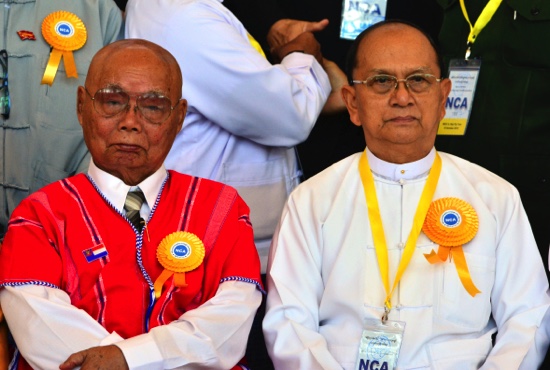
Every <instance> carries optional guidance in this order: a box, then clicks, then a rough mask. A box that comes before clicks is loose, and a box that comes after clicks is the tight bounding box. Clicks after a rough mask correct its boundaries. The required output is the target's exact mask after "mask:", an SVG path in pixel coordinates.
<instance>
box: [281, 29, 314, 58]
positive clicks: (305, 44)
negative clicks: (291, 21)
mask: <svg viewBox="0 0 550 370" xmlns="http://www.w3.org/2000/svg"><path fill="white" fill-rule="evenodd" d="M293 51H301V52H303V53H305V54H310V55H313V56H314V57H315V59H317V61H318V62H319V63H322V62H323V54H321V45H319V42H318V41H317V40H316V39H315V36H313V33H311V32H304V33H301V34H299V35H298V36H297V37H296V38H294V39H293V40H292V41H290V42H288V43H286V44H284V45H283V46H281V47H280V48H278V49H277V50H275V52H274V57H275V58H277V62H280V61H281V60H282V59H283V58H284V57H285V56H287V55H288V54H289V53H291V52H293Z"/></svg>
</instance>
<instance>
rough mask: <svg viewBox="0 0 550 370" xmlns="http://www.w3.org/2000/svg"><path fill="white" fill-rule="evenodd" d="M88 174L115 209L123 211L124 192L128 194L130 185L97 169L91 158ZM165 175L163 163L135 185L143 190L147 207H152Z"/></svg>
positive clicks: (166, 174)
mask: <svg viewBox="0 0 550 370" xmlns="http://www.w3.org/2000/svg"><path fill="white" fill-rule="evenodd" d="M88 175H89V176H90V177H91V178H92V180H93V181H94V182H95V184H96V185H97V187H98V188H99V190H100V191H101V192H102V193H103V195H104V196H105V198H107V200H108V201H109V202H111V204H112V205H113V206H115V208H116V209H118V210H119V211H121V212H123V209H124V201H125V200H126V194H128V191H129V190H130V188H131V186H129V185H126V184H125V183H124V181H122V180H121V179H119V178H118V177H116V176H113V175H111V174H109V173H107V172H105V171H103V170H101V169H99V168H98V167H97V166H96V165H95V163H94V161H93V160H92V161H90V166H89V167H88ZM166 176H168V173H167V172H166V168H164V165H162V166H161V167H160V168H159V169H158V170H157V171H156V172H155V173H153V174H152V175H151V176H149V177H148V178H146V179H145V180H143V181H142V182H141V183H139V184H138V185H137V186H139V188H140V189H141V191H143V194H144V195H145V200H146V201H147V204H148V206H149V207H153V205H154V204H155V202H156V201H157V197H158V195H159V193H160V189H161V187H162V184H163V183H164V180H165V179H166Z"/></svg>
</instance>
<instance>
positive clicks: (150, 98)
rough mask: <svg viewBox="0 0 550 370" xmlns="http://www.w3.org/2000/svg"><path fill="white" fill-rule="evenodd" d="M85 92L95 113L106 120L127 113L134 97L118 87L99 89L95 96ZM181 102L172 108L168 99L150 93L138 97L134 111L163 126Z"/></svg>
mask: <svg viewBox="0 0 550 370" xmlns="http://www.w3.org/2000/svg"><path fill="white" fill-rule="evenodd" d="M84 90H85V91H86V93H87V94H88V96H89V97H90V99H92V102H93V105H94V109H95V111H96V112H97V113H99V114H100V115H101V116H103V117H105V118H110V117H114V116H116V115H117V114H120V113H122V112H126V111H127V110H128V106H129V104H130V98H131V97H132V96H134V95H130V94H128V93H127V92H126V91H124V90H122V89H119V88H117V87H105V88H103V89H99V90H97V91H96V92H95V94H94V95H93V96H92V94H90V92H89V91H88V89H87V88H86V87H84ZM180 101H181V99H180V100H178V102H177V103H176V105H174V106H172V102H171V101H170V99H168V97H166V96H164V95H162V94H158V93H154V92H150V93H146V94H143V95H138V96H136V107H135V108H134V109H137V110H139V112H140V113H141V115H142V116H143V118H145V119H146V120H147V121H149V122H151V123H153V124H161V123H163V122H164V121H166V120H167V119H168V118H169V117H170V115H171V114H172V111H173V110H174V108H175V107H176V106H177V105H178V104H179V103H180Z"/></svg>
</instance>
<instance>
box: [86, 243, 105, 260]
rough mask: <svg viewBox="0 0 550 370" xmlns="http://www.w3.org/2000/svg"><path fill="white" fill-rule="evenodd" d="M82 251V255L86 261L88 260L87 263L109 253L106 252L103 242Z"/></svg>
mask: <svg viewBox="0 0 550 370" xmlns="http://www.w3.org/2000/svg"><path fill="white" fill-rule="evenodd" d="M82 253H84V257H86V261H88V263H90V262H93V261H95V260H97V259H100V258H101V257H105V256H107V254H109V253H108V252H107V248H105V246H104V245H103V243H101V244H98V245H96V246H95V247H92V248H89V249H85V250H83V251H82Z"/></svg>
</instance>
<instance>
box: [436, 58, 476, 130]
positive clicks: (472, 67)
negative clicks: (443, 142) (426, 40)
mask: <svg viewBox="0 0 550 370" xmlns="http://www.w3.org/2000/svg"><path fill="white" fill-rule="evenodd" d="M480 67H481V60H480V59H453V60H451V63H450V65H449V79H450V80H451V82H452V84H453V86H452V88H451V93H450V94H449V97H448V98H447V102H446V103H445V110H446V113H445V117H443V119H442V120H441V122H439V128H438V130H437V134H438V135H455V136H461V135H464V134H465V133H466V127H467V126H468V120H469V119H470V113H471V111H472V105H473V102H474V94H475V91H476V85H477V78H478V76H479V69H480Z"/></svg>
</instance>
